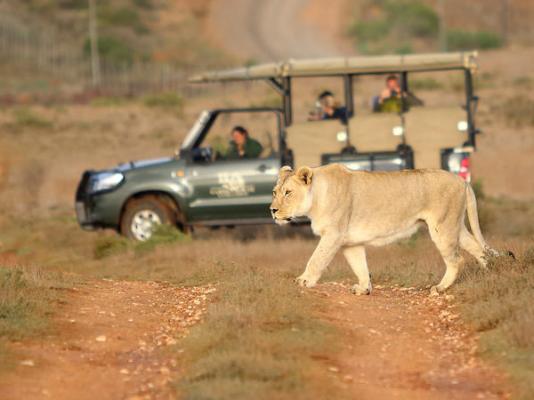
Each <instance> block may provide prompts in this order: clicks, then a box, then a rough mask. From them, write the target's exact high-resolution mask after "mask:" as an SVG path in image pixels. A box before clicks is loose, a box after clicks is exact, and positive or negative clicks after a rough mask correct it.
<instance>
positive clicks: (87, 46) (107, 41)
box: [83, 36, 135, 65]
mask: <svg viewBox="0 0 534 400" xmlns="http://www.w3.org/2000/svg"><path fill="white" fill-rule="evenodd" d="M83 51H84V54H85V55H86V56H89V55H90V54H91V42H90V40H89V38H88V39H86V40H85V43H84V45H83ZM98 52H99V55H100V57H101V58H102V59H103V60H104V61H108V62H111V63H116V64H125V65H131V64H132V63H133V61H134V58H135V52H134V51H133V50H132V49H131V48H130V47H129V46H128V45H127V44H126V43H124V42H122V41H121V40H119V39H116V38H114V37H110V36H102V37H100V38H99V39H98Z"/></svg>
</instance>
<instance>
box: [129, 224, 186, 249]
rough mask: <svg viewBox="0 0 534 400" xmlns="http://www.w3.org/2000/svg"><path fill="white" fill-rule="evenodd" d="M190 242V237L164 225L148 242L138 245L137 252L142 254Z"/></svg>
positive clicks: (136, 246)
mask: <svg viewBox="0 0 534 400" xmlns="http://www.w3.org/2000/svg"><path fill="white" fill-rule="evenodd" d="M190 240H191V237H190V236H188V235H186V234H185V233H183V232H181V231H180V230H178V229H177V228H176V227H175V226H173V225H168V224H162V225H159V226H158V227H157V228H156V230H155V231H154V233H153V234H152V236H151V237H150V239H148V240H147V241H146V242H138V243H136V244H135V250H136V251H140V252H143V251H151V250H154V249H155V248H156V246H159V245H164V244H173V243H178V242H188V241H190Z"/></svg>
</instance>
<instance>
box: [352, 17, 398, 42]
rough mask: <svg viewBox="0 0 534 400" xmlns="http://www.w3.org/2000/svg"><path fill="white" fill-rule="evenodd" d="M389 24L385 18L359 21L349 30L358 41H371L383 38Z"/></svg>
mask: <svg viewBox="0 0 534 400" xmlns="http://www.w3.org/2000/svg"><path fill="white" fill-rule="evenodd" d="M389 30H390V24H389V23H388V22H387V21H386V20H377V21H361V22H357V23H355V24H354V25H353V26H352V27H351V28H350V30H349V32H350V34H351V35H354V36H355V37H356V39H357V40H358V41H361V42H373V41H378V40H380V39H383V38H384V37H386V36H387V35H388V34H389Z"/></svg>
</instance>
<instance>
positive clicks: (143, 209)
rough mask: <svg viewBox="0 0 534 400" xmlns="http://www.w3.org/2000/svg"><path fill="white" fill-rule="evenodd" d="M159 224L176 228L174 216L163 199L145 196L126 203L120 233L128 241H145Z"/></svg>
mask: <svg viewBox="0 0 534 400" xmlns="http://www.w3.org/2000/svg"><path fill="white" fill-rule="evenodd" d="M159 224H169V225H173V226H176V215H175V213H174V211H173V210H172V208H171V207H169V205H168V204H167V202H165V201H164V199H161V198H160V197H158V196H153V195H147V196H143V197H140V198H137V199H132V200H130V201H128V203H127V204H126V207H125V209H124V212H123V214H122V218H121V226H120V232H121V234H123V235H124V236H126V237H128V238H130V239H134V240H138V241H145V240H148V239H149V238H150V236H151V232H149V231H151V230H152V229H153V227H154V226H155V225H159ZM150 225H152V226H150Z"/></svg>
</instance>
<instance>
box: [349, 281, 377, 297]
mask: <svg viewBox="0 0 534 400" xmlns="http://www.w3.org/2000/svg"><path fill="white" fill-rule="evenodd" d="M372 290H373V289H372V287H371V284H369V286H368V287H363V286H360V285H358V284H355V285H352V287H351V288H350V291H351V292H352V293H353V294H356V295H358V296H359V295H362V294H371V291H372Z"/></svg>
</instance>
